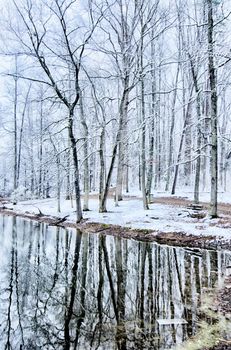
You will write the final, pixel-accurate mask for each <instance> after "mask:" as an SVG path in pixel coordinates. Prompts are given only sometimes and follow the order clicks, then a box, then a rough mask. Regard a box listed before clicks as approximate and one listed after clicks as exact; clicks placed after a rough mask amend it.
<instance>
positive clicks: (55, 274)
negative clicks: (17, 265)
mask: <svg viewBox="0 0 231 350" xmlns="http://www.w3.org/2000/svg"><path fill="white" fill-rule="evenodd" d="M59 236H60V227H57V228H56V256H55V271H54V276H53V283H52V286H51V288H50V290H49V291H48V292H47V294H48V298H47V300H46V302H45V304H44V314H45V312H46V309H47V305H48V302H49V300H50V299H51V296H52V292H53V290H54V288H55V285H56V282H57V280H58V276H59V270H58V267H59V266H58V265H59ZM38 244H39V242H38ZM38 250H39V246H38ZM38 264H39V256H38ZM38 272H39V271H38Z"/></svg>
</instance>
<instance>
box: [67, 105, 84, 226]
mask: <svg viewBox="0 0 231 350" xmlns="http://www.w3.org/2000/svg"><path fill="white" fill-rule="evenodd" d="M73 118H74V111H73V109H72V108H70V109H69V118H68V133H69V139H70V143H71V149H72V155H73V164H74V188H75V203H76V222H77V223H78V222H80V221H81V220H82V218H83V215H82V208H81V195H80V187H79V164H78V155H77V147H76V139H75V137H74V133H73Z"/></svg>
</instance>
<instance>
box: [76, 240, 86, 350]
mask: <svg viewBox="0 0 231 350" xmlns="http://www.w3.org/2000/svg"><path fill="white" fill-rule="evenodd" d="M87 258H88V236H87V235H84V237H83V255H82V263H81V289H80V310H79V314H78V316H77V322H76V336H75V342H74V350H75V349H77V346H78V341H79V335H80V329H81V325H82V323H83V321H84V318H85V313H86V312H85V295H86V278H87V260H88V259H87Z"/></svg>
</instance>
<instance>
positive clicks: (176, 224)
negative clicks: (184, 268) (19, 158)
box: [8, 194, 231, 240]
mask: <svg viewBox="0 0 231 350" xmlns="http://www.w3.org/2000/svg"><path fill="white" fill-rule="evenodd" d="M159 195H160V194H159ZM182 197H186V196H185V195H184V196H182ZM8 206H10V205H8ZM11 207H12V205H11ZM13 207H14V210H15V211H17V212H21V213H25V212H29V213H36V214H37V213H38V212H39V211H38V208H39V209H40V210H41V211H42V213H43V214H46V215H53V216H60V217H64V216H66V215H69V217H68V221H75V209H74V208H72V207H71V202H70V201H67V200H64V199H63V200H62V202H61V213H58V212H57V200H56V199H52V198H51V199H43V200H41V199H40V200H29V201H23V202H18V204H17V205H14V206H13ZM89 208H90V211H88V212H84V218H85V219H87V220H88V221H89V222H98V223H105V224H113V225H120V226H125V227H130V228H139V229H150V230H153V231H160V232H184V233H186V234H193V235H213V236H215V237H223V239H225V240H226V239H227V240H229V239H231V228H230V223H228V224H227V227H224V226H225V224H224V225H219V224H218V219H213V220H210V219H209V218H208V217H205V218H204V219H200V220H198V219H193V218H191V217H190V216H189V215H188V214H189V213H188V210H187V208H186V207H185V208H184V207H176V206H171V205H165V204H151V205H150V210H147V211H145V210H144V209H143V206H142V201H141V200H140V199H139V198H134V199H125V200H123V201H121V202H120V204H119V207H115V204H114V201H113V199H109V200H108V203H107V208H108V212H107V213H98V200H97V199H90V202H89Z"/></svg>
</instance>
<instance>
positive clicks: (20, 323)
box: [0, 216, 231, 350]
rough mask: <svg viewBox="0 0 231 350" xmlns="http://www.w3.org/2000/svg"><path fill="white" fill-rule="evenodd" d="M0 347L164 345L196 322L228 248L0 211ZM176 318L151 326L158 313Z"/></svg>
mask: <svg viewBox="0 0 231 350" xmlns="http://www.w3.org/2000/svg"><path fill="white" fill-rule="evenodd" d="M0 228H1V231H0V232H1V245H0V257H1V260H0V349H1V350H2V349H13V350H17V349H30V350H32V349H55V350H57V349H86V350H88V349H107V350H108V349H109V350H113V349H120V350H125V349H170V348H171V347H172V346H173V345H174V344H176V343H181V342H182V341H183V340H185V339H187V338H188V336H190V335H192V334H194V333H195V332H196V330H197V325H198V317H199V310H198V308H199V307H200V303H201V296H202V293H204V291H205V290H207V288H213V287H214V286H215V285H216V283H219V281H220V280H221V278H222V276H223V274H224V271H225V267H226V266H227V265H229V264H230V262H231V257H230V254H229V253H228V252H215V251H206V250H192V249H183V248H182V249H181V248H172V247H167V246H159V245H157V244H153V243H152V244H149V243H139V242H136V241H132V240H130V241H128V240H124V239H119V238H114V237H109V236H107V237H102V236H98V235H86V234H83V235H82V234H81V232H80V231H77V232H76V231H74V230H64V229H60V228H54V227H48V226H47V225H45V224H38V223H36V222H32V221H31V222H30V221H24V220H22V219H18V218H13V217H2V216H1V217H0ZM173 318H175V319H182V318H183V319H186V320H187V321H188V323H187V324H186V325H180V324H178V325H161V326H159V324H158V322H157V320H158V319H173Z"/></svg>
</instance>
